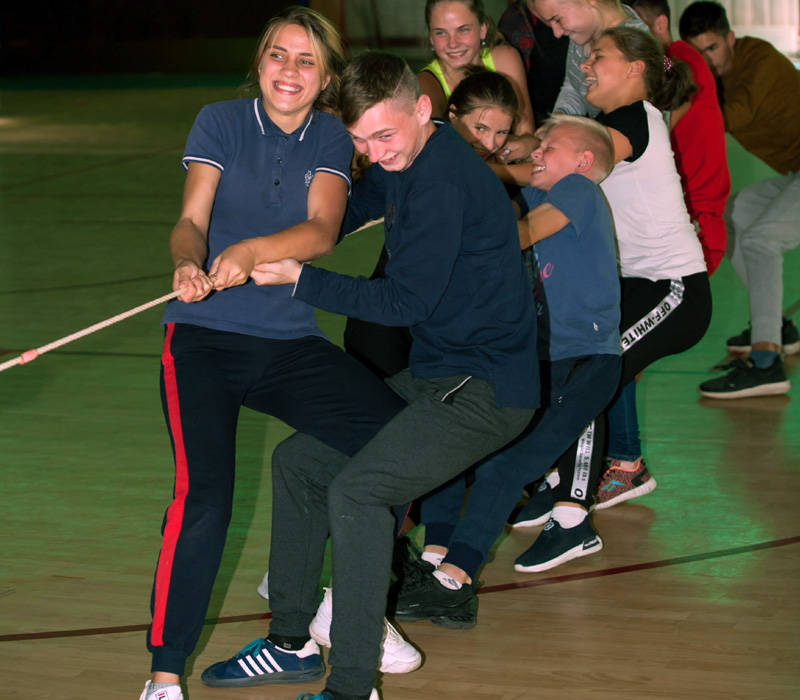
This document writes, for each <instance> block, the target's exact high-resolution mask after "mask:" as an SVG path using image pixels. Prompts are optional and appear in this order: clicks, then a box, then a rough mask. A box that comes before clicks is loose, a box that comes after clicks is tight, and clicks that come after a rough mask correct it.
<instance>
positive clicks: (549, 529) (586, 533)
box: [514, 517, 603, 573]
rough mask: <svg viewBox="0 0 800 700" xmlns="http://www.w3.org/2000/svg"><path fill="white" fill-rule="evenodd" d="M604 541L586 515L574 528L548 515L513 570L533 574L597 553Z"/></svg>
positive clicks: (515, 562) (516, 561)
mask: <svg viewBox="0 0 800 700" xmlns="http://www.w3.org/2000/svg"><path fill="white" fill-rule="evenodd" d="M602 548H603V540H601V539H600V536H599V535H598V534H597V533H596V532H595V531H594V530H593V529H592V526H591V525H590V524H589V518H588V517H587V518H586V519H584V521H583V522H582V523H581V524H580V525H576V526H575V527H570V528H564V527H561V525H559V524H558V523H557V522H556V521H555V520H553V519H552V518H550V520H548V521H547V525H545V526H544V530H542V531H541V533H539V537H537V538H536V541H535V542H534V543H533V544H532V545H531V546H530V547H528V549H526V550H525V551H524V552H523V553H522V554H520V555H519V556H518V557H517V558H516V560H515V561H514V571H519V572H522V573H532V572H537V571H547V570H548V569H553V568H555V567H556V566H559V565H560V564H563V563H564V562H568V561H570V560H571V559H577V558H578V557H585V556H587V555H588V554H594V552H599V551H600V550H601V549H602Z"/></svg>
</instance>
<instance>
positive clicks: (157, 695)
mask: <svg viewBox="0 0 800 700" xmlns="http://www.w3.org/2000/svg"><path fill="white" fill-rule="evenodd" d="M150 684H151V681H147V683H145V684H144V690H143V691H142V694H141V695H140V696H139V700H148V693H149V692H150ZM149 700H183V693H182V692H181V687H180V686H179V685H169V686H167V687H166V688H162V689H161V690H154V691H152V693H150V696H149ZM370 700H372V699H371V698H370Z"/></svg>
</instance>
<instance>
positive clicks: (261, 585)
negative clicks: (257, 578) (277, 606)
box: [256, 569, 269, 600]
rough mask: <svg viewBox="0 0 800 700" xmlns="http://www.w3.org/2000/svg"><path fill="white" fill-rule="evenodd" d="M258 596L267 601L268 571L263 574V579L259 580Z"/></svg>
mask: <svg viewBox="0 0 800 700" xmlns="http://www.w3.org/2000/svg"><path fill="white" fill-rule="evenodd" d="M256 591H258V595H260V596H261V597H262V598H264V599H265V600H269V569H267V570H266V571H265V572H264V578H262V579H261V583H259V584H258V588H256Z"/></svg>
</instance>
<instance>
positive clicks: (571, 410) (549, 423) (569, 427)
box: [422, 355, 620, 578]
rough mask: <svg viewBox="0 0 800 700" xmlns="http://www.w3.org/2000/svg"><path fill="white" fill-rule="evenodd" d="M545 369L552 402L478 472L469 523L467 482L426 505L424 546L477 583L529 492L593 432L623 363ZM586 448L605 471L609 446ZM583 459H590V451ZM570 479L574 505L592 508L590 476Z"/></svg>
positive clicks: (585, 361) (601, 360)
mask: <svg viewBox="0 0 800 700" xmlns="http://www.w3.org/2000/svg"><path fill="white" fill-rule="evenodd" d="M542 364H543V367H542V370H541V376H542V377H543V383H544V382H545V381H546V380H547V379H548V378H549V384H550V387H549V389H550V390H549V400H548V401H547V402H546V403H545V405H544V407H543V408H542V409H540V410H539V411H538V412H537V414H536V416H535V417H534V420H533V421H532V423H531V425H530V426H529V428H528V429H527V430H526V431H525V432H524V433H523V434H522V435H521V436H520V437H519V438H517V439H516V440H515V441H514V442H513V443H511V445H509V446H507V447H505V448H504V449H503V450H501V451H500V452H497V453H495V454H494V455H492V456H491V457H489V458H488V459H486V460H485V461H484V462H482V463H481V464H480V465H478V467H477V469H476V470H475V482H474V483H473V485H472V488H471V490H470V492H469V499H468V500H467V505H466V510H465V512H464V515H463V517H459V514H460V512H461V508H462V506H463V504H464V495H465V484H464V479H463V477H458V478H456V479H454V480H452V481H450V482H448V483H447V484H445V486H443V487H441V488H439V489H437V490H436V491H434V492H432V493H430V494H428V495H427V496H425V498H424V499H423V501H422V521H423V523H424V524H425V529H426V536H425V541H426V544H438V545H441V546H444V547H448V548H449V551H448V554H447V557H446V558H445V561H446V562H448V563H450V564H454V565H455V566H458V567H459V568H461V569H463V570H464V571H466V572H467V573H468V574H469V575H470V576H471V577H473V578H474V577H475V574H476V572H477V570H478V568H479V567H480V565H481V564H482V563H483V562H484V561H485V560H486V556H487V555H488V553H489V550H490V549H491V547H492V544H493V543H494V541H495V540H496V539H497V537H498V536H499V535H500V534H501V533H502V532H503V527H504V526H505V522H506V518H507V517H508V514H509V513H510V512H511V510H512V508H513V507H514V504H515V503H516V502H517V499H518V498H519V495H520V493H521V492H522V488H523V486H525V484H527V483H530V482H531V481H533V480H535V479H537V478H538V477H540V476H541V475H542V474H544V473H545V472H546V471H547V470H548V469H549V468H550V467H551V466H552V465H553V463H554V462H555V461H556V460H557V459H558V458H559V457H560V456H561V455H562V453H564V452H565V450H567V449H568V448H569V447H570V445H572V444H573V443H575V442H576V440H578V439H579V437H580V436H581V435H582V433H584V431H585V429H586V428H587V425H590V427H591V424H592V422H593V421H594V419H595V417H596V416H598V415H599V414H600V413H602V411H603V410H604V409H605V407H606V404H607V403H608V402H609V400H610V399H611V397H612V396H613V394H614V391H615V390H616V388H617V383H618V381H619V373H620V357H619V355H590V356H588V357H580V358H568V359H565V360H558V361H556V362H550V363H542ZM598 432H600V433H602V431H594V430H591V431H590V432H589V433H588V434H589V439H590V440H591V439H592V438H593V437H594V435H595V434H596V433H598ZM584 442H585V441H584ZM583 447H584V448H588V449H589V451H590V452H591V453H593V454H596V455H597V457H595V460H594V461H595V466H594V469H595V470H597V469H599V460H600V458H601V457H602V454H603V447H604V446H599V447H597V448H595V447H594V446H593V445H591V444H590V445H586V444H584V445H583ZM579 454H585V449H584V451H583V452H581V451H579ZM587 467H588V463H587ZM572 479H573V481H572V483H570V484H566V485H565V486H568V487H569V492H568V493H578V494H579V497H578V498H577V499H572V500H577V501H578V502H581V503H584V504H585V503H587V502H588V503H589V504H591V500H588V501H587V499H591V492H590V490H589V489H588V484H589V483H590V482H591V475H590V474H589V472H588V469H587V470H583V469H582V468H581V469H575V470H574V477H573V478H572ZM581 484H586V485H584V486H583V487H582V486H581ZM587 492H588V493H587Z"/></svg>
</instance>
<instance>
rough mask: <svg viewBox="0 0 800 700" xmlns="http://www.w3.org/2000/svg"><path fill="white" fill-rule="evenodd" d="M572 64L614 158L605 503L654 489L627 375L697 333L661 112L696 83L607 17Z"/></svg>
mask: <svg viewBox="0 0 800 700" xmlns="http://www.w3.org/2000/svg"><path fill="white" fill-rule="evenodd" d="M581 69H582V70H583V72H584V75H585V78H586V84H587V91H586V99H587V100H588V101H589V102H590V103H591V104H593V105H595V106H596V107H597V108H599V109H600V110H601V111H600V114H599V115H598V117H597V118H598V121H601V122H602V123H603V124H605V125H606V126H607V127H609V130H610V132H611V136H612V139H613V141H614V148H615V152H616V157H615V160H616V162H617V164H616V165H615V167H614V170H613V171H612V173H611V175H609V177H608V178H606V180H605V181H604V182H603V183H602V185H601V187H602V189H603V192H604V193H605V195H606V198H607V199H608V201H609V204H610V205H611V211H612V213H613V217H614V224H615V227H616V234H617V244H618V251H619V262H620V275H621V280H620V284H621V289H622V322H621V325H620V336H621V341H622V350H623V370H622V381H621V384H620V386H621V392H620V397H618V398H617V399H616V400H615V401H614V402H612V404H611V406H610V408H609V411H608V419H609V420H608V424H609V443H608V454H609V457H610V458H611V461H610V467H609V470H608V471H607V472H606V474H605V477H604V478H603V481H602V483H601V485H600V488H599V489H598V491H597V494H596V507H597V508H607V507H609V506H611V505H614V504H615V503H619V502H621V501H624V500H627V499H628V498H633V497H635V496H639V495H643V494H645V493H648V492H650V491H652V490H653V489H654V488H655V479H653V478H652V477H651V476H650V474H649V472H648V471H647V469H646V467H645V465H644V462H643V461H642V454H641V443H640V442H639V435H638V424H637V423H636V409H635V381H634V377H635V376H636V375H637V374H638V373H639V372H641V371H642V370H643V369H644V368H645V367H647V366H648V365H649V364H651V363H652V362H654V361H655V360H657V359H659V358H660V357H664V356H666V355H671V354H675V353H678V352H682V351H684V350H686V349H688V348H690V347H692V346H693V345H694V344H695V343H697V342H698V341H699V340H700V338H702V336H703V334H704V333H705V331H706V328H707V327H708V323H709V321H710V318H711V292H710V288H709V285H708V275H707V273H706V266H705V261H704V258H703V252H702V249H701V247H700V243H699V241H698V239H697V234H696V232H695V230H694V227H693V226H692V224H691V221H690V219H689V214H688V213H687V211H686V205H685V204H684V199H683V193H682V190H681V183H680V179H679V177H678V174H677V171H676V169H675V162H674V158H673V155H672V149H671V147H670V142H669V132H668V129H667V126H666V123H665V121H664V119H663V117H662V114H661V112H662V111H672V110H674V109H676V108H677V107H679V106H680V105H681V104H682V103H684V102H686V101H687V100H688V99H689V97H690V96H691V94H692V93H693V92H694V90H695V89H696V88H695V86H694V84H693V83H692V79H691V72H690V70H689V67H688V66H687V65H686V64H684V63H681V62H678V61H676V62H674V63H673V61H672V60H671V59H669V58H665V56H664V54H663V51H662V49H661V47H660V45H659V44H658V42H657V41H656V40H655V38H654V37H653V36H652V35H650V34H649V33H647V32H644V31H641V30H639V29H635V28H631V27H624V26H617V27H613V28H611V29H607V30H605V31H604V32H603V33H602V34H601V35H600V36H599V37H598V38H597V39H596V40H595V41H593V42H592V50H591V53H590V55H589V57H588V58H587V60H586V61H585V62H584V63H583V64H582V65H581Z"/></svg>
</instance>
